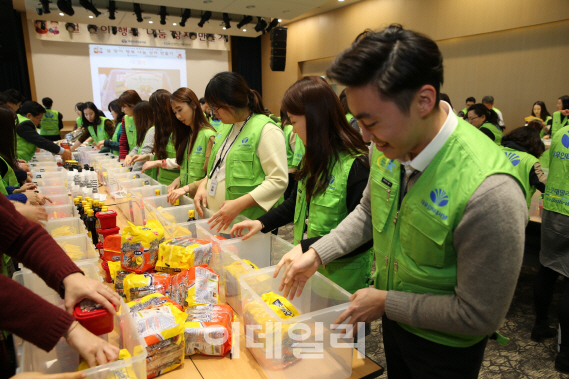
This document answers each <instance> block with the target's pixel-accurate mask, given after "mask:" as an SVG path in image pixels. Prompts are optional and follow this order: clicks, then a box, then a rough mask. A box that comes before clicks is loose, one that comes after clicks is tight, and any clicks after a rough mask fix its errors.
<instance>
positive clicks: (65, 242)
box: [54, 234, 99, 264]
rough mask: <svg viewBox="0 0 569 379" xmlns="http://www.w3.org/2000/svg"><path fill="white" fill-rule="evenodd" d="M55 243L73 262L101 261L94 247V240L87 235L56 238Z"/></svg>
mask: <svg viewBox="0 0 569 379" xmlns="http://www.w3.org/2000/svg"><path fill="white" fill-rule="evenodd" d="M54 240H55V242H57V243H58V244H59V246H61V248H62V249H63V250H64V251H65V252H66V253H67V255H68V256H69V258H71V260H72V261H84V260H89V261H93V262H94V263H95V264H96V263H97V262H98V261H99V252H98V251H97V250H95V248H94V247H93V240H92V239H91V238H90V237H89V236H88V235H87V234H75V235H73V236H65V237H56V238H54Z"/></svg>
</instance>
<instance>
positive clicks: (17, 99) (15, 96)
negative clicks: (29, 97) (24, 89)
mask: <svg viewBox="0 0 569 379" xmlns="http://www.w3.org/2000/svg"><path fill="white" fill-rule="evenodd" d="M3 95H4V96H6V97H7V98H8V101H9V102H10V103H12V104H18V103H23V102H24V101H25V100H26V98H25V97H24V95H22V94H21V93H20V91H18V90H16V89H13V88H10V89H7V90H6V91H4V92H3Z"/></svg>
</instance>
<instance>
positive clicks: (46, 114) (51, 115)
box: [43, 112, 54, 118]
mask: <svg viewBox="0 0 569 379" xmlns="http://www.w3.org/2000/svg"><path fill="white" fill-rule="evenodd" d="M43 117H47V118H53V117H54V115H53V113H47V112H46V113H45V114H44V115H43Z"/></svg>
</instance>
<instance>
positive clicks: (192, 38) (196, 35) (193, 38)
mask: <svg viewBox="0 0 569 379" xmlns="http://www.w3.org/2000/svg"><path fill="white" fill-rule="evenodd" d="M197 38H198V33H190V39H191V40H192V41H193V40H195V39H197Z"/></svg>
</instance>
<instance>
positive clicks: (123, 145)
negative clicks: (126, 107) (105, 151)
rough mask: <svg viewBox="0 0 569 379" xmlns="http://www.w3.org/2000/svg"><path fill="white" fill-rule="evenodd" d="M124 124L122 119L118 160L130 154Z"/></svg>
mask: <svg viewBox="0 0 569 379" xmlns="http://www.w3.org/2000/svg"><path fill="white" fill-rule="evenodd" d="M125 126H126V124H125V122H124V117H123V118H122V129H121V136H120V138H119V159H125V158H126V156H127V155H128V153H129V152H130V150H129V146H128V139H127V138H126V127H125Z"/></svg>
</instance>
